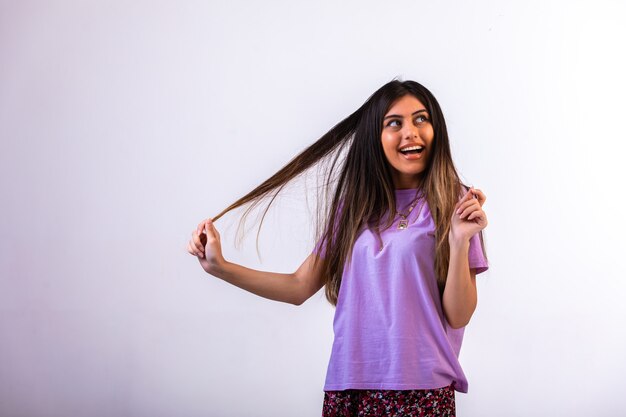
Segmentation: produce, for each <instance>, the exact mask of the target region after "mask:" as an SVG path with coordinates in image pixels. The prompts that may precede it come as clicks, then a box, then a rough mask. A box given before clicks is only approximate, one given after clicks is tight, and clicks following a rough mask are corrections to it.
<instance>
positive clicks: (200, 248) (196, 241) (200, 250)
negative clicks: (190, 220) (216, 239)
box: [191, 230, 204, 253]
mask: <svg viewBox="0 0 626 417" xmlns="http://www.w3.org/2000/svg"><path fill="white" fill-rule="evenodd" d="M191 235H192V236H193V244H194V246H195V247H196V251H197V252H198V253H204V245H203V244H202V242H201V241H200V236H199V235H198V232H196V231H195V230H194V231H193V233H192V234H191Z"/></svg>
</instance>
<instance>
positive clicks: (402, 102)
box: [385, 95, 428, 115]
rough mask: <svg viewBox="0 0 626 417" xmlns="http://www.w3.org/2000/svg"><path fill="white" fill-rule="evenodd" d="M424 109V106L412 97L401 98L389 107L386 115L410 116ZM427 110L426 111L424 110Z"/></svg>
mask: <svg viewBox="0 0 626 417" xmlns="http://www.w3.org/2000/svg"><path fill="white" fill-rule="evenodd" d="M422 109H426V106H424V104H423V103H422V102H421V101H419V100H418V99H417V98H416V97H414V96H412V95H406V96H402V97H400V98H399V99H397V100H396V101H394V102H393V103H391V106H390V107H389V110H388V111H387V113H386V114H385V115H387V114H406V115H410V114H412V113H414V112H416V111H418V110H422ZM426 110H428V109H426Z"/></svg>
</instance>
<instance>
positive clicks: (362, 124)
mask: <svg viewBox="0 0 626 417" xmlns="http://www.w3.org/2000/svg"><path fill="white" fill-rule="evenodd" d="M406 95H412V96H414V97H415V98H417V99H418V100H419V101H421V102H422V103H423V104H424V106H425V107H426V110H428V113H429V115H430V117H431V123H432V125H433V130H434V138H433V142H432V149H431V150H430V156H429V161H428V165H427V168H426V171H425V172H424V173H423V174H421V175H422V181H421V185H420V188H421V189H422V190H423V192H424V195H425V198H426V201H427V202H428V206H429V208H430V211H431V214H432V216H433V220H434V222H435V225H436V229H435V241H436V246H435V272H436V275H437V284H438V286H439V291H440V296H441V295H443V289H444V288H445V284H446V279H447V273H448V264H449V262H450V246H449V244H448V233H449V231H450V222H451V218H452V215H453V213H452V212H453V210H454V206H455V205H456V203H457V202H458V200H459V198H460V196H461V195H462V194H463V192H464V191H465V190H466V189H467V188H468V187H467V186H466V185H465V184H462V183H461V180H460V178H459V176H458V174H457V172H456V169H455V167H454V163H453V161H452V156H451V152H450V143H449V140H448V131H447V129H446V122H445V120H444V117H443V113H442V111H441V108H440V106H439V103H438V102H437V100H436V99H435V97H434V96H433V95H432V93H431V92H430V91H429V90H428V89H427V88H426V87H424V86H422V85H421V84H419V83H417V82H415V81H411V80H407V81H400V80H398V79H394V80H392V81H390V82H388V83H387V84H385V85H383V86H382V87H381V88H379V89H378V90H376V91H375V92H374V93H373V94H372V95H371V96H370V97H369V98H368V99H367V100H366V101H365V103H363V105H362V106H361V107H359V109H357V110H356V111H355V112H354V113H352V114H351V115H349V116H348V117H346V118H345V119H344V120H342V121H341V122H339V123H338V124H337V125H335V126H334V127H333V128H332V129H330V130H329V131H328V132H327V133H326V134H324V135H323V136H322V137H321V138H319V139H318V140H317V141H315V142H314V143H313V144H312V145H310V146H309V147H308V148H306V149H305V150H304V151H302V152H301V153H300V154H299V155H297V156H296V157H295V158H293V159H292V160H291V161H290V162H289V163H288V164H287V165H285V166H284V167H283V168H281V169H280V170H279V171H278V172H276V173H275V174H274V175H272V176H271V177H270V178H269V179H267V180H266V181H264V182H263V183H262V184H261V185H259V186H258V187H256V188H255V189H253V190H252V191H250V192H249V193H248V194H246V195H245V196H243V197H242V198H240V199H239V200H237V201H235V202H234V203H233V204H231V205H230V206H228V207H227V208H225V209H224V210H223V211H222V212H221V213H219V214H218V215H217V216H215V217H214V218H213V221H216V220H217V219H219V218H220V217H222V216H223V215H224V214H226V213H228V212H229V211H231V210H234V209H236V208H238V207H241V206H243V205H245V204H248V203H252V204H251V206H250V207H248V209H247V210H246V211H245V213H244V215H243V216H242V218H241V222H244V221H245V218H246V216H247V215H248V214H249V213H250V211H251V210H252V209H253V208H254V207H255V206H256V205H257V204H258V203H259V202H260V201H262V200H263V199H264V198H266V197H271V200H270V201H269V203H268V205H267V207H266V208H265V210H264V212H263V217H262V218H261V224H260V225H259V232H260V229H261V225H262V224H263V218H264V217H265V214H266V213H267V210H269V208H270V206H271V204H272V202H273V201H274V199H275V198H276V196H277V195H278V194H279V193H280V192H281V190H282V189H283V188H284V187H285V186H286V185H287V184H288V183H289V182H290V181H292V180H293V179H295V178H297V177H299V176H300V175H301V174H303V173H304V172H306V171H308V170H309V169H310V168H311V167H314V166H318V164H319V163H322V166H324V167H325V170H324V178H325V181H324V186H323V187H322V188H321V191H320V192H319V193H318V202H320V201H327V200H330V204H321V205H318V211H317V222H316V234H315V238H316V241H317V242H318V244H321V245H323V246H324V248H325V256H324V257H323V258H316V261H315V262H316V263H317V262H322V273H323V276H324V282H325V292H326V298H327V299H328V301H329V302H330V303H331V304H332V305H337V296H338V294H339V287H340V286H341V277H342V273H343V267H344V265H345V263H346V262H349V261H350V254H351V252H352V248H353V245H354V242H355V240H356V238H357V237H358V234H359V233H360V231H361V229H362V227H364V225H368V227H369V226H373V227H374V228H375V229H376V230H377V231H379V230H380V227H381V223H382V228H383V229H385V228H387V227H389V226H391V224H392V223H393V220H394V219H393V216H386V221H384V222H382V219H383V218H384V217H385V216H384V214H385V213H395V212H396V201H395V192H394V190H395V187H394V183H393V179H392V168H391V166H390V164H389V162H388V161H387V159H386V157H385V154H384V151H383V148H382V144H381V133H382V128H383V117H384V115H385V114H386V113H387V111H389V108H390V107H391V106H392V105H393V104H394V102H395V101H396V100H398V99H399V98H401V97H404V96H406ZM462 187H465V190H464V189H463V188H462ZM240 224H241V223H240ZM479 233H480V241H481V243H483V254H484V255H485V258H486V251H485V246H484V241H483V233H482V231H480V232H479ZM331 237H332V238H331ZM257 242H258V234H257ZM257 244H258V243H257Z"/></svg>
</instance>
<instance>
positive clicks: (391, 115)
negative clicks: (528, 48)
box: [383, 109, 428, 121]
mask: <svg viewBox="0 0 626 417" xmlns="http://www.w3.org/2000/svg"><path fill="white" fill-rule="evenodd" d="M422 112H426V113H428V111H427V110H426V109H421V110H418V111H416V112H414V113H413V114H412V115H411V116H415V115H416V114H417V113H422ZM390 117H400V118H402V116H400V115H398V114H390V115H389V116H385V118H384V119H383V121H385V120H387V119H388V118H390Z"/></svg>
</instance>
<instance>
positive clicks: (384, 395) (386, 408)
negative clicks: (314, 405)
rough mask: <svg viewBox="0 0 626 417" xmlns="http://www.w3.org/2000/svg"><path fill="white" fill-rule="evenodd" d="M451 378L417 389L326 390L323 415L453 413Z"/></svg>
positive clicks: (445, 416)
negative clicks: (437, 385)
mask: <svg viewBox="0 0 626 417" xmlns="http://www.w3.org/2000/svg"><path fill="white" fill-rule="evenodd" d="M455 414H456V408H455V402H454V382H453V383H452V384H451V385H449V386H447V387H443V388H435V389H420V390H355V389H348V390H344V391H325V392H324V405H323V409H322V417H455Z"/></svg>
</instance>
